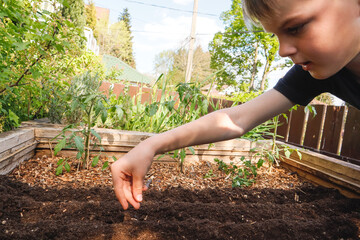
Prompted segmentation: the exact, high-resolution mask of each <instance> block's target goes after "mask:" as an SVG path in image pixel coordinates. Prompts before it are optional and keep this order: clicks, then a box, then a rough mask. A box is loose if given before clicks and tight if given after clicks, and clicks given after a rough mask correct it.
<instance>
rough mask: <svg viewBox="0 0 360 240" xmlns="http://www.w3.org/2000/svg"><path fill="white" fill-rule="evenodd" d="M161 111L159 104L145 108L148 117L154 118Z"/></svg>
mask: <svg viewBox="0 0 360 240" xmlns="http://www.w3.org/2000/svg"><path fill="white" fill-rule="evenodd" d="M158 109H159V105H158V103H157V102H155V103H152V104H150V105H149V106H146V108H145V113H146V115H148V116H149V117H152V116H154V115H155V114H156V112H157V111H158Z"/></svg>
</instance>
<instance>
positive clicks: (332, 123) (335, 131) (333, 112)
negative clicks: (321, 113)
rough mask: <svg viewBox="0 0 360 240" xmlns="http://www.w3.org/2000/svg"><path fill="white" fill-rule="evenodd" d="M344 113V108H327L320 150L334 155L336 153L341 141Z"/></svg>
mask: <svg viewBox="0 0 360 240" xmlns="http://www.w3.org/2000/svg"><path fill="white" fill-rule="evenodd" d="M344 113H345V107H337V106H328V107H327V109H326V116H325V123H324V130H323V136H322V139H321V145H320V150H322V151H326V152H329V153H334V154H336V153H337V149H338V145H339V141H340V139H341V124H342V121H343V116H344Z"/></svg>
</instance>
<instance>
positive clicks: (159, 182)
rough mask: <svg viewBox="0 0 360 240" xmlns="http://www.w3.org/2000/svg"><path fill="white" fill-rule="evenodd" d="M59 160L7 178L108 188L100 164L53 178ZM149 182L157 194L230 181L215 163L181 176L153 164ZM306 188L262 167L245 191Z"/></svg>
mask: <svg viewBox="0 0 360 240" xmlns="http://www.w3.org/2000/svg"><path fill="white" fill-rule="evenodd" d="M59 159H60V158H49V157H47V156H43V157H41V158H34V159H30V160H29V161H26V162H23V163H22V164H20V165H19V166H18V167H17V168H15V169H14V170H13V171H12V173H11V174H10V175H11V176H13V177H15V178H16V179H17V180H19V181H21V182H25V183H27V184H29V185H30V186H40V187H42V188H46V187H56V188H62V187H69V186H71V187H74V188H79V187H95V186H112V179H111V172H110V169H109V168H107V169H105V170H102V163H101V162H99V164H98V166H96V167H89V169H80V170H77V165H78V164H77V162H78V161H77V160H76V159H75V160H74V159H69V160H68V162H69V164H70V166H71V171H70V172H69V173H68V172H66V171H65V170H64V173H63V174H62V175H59V176H56V174H55V169H56V167H57V161H58V160H59ZM100 161H104V160H100ZM110 164H111V163H110ZM210 170H212V177H210V178H205V175H206V174H207V173H209V171H210ZM150 178H151V185H150V187H154V188H156V189H157V190H164V189H166V188H169V187H178V186H179V187H183V188H185V189H190V190H193V189H205V188H230V187H231V184H232V181H231V178H230V177H229V176H227V175H225V174H224V173H223V172H221V171H219V170H218V166H217V165H216V164H215V162H213V163H211V162H199V163H192V164H190V163H188V164H186V165H185V167H184V173H181V172H180V167H179V165H178V164H177V163H159V162H156V161H155V162H154V163H153V165H152V167H151V169H150V170H149V172H148V174H147V176H146V177H145V181H149V180H148V179H150ZM306 184H309V183H307V182H306V181H303V180H301V179H300V178H299V177H298V175H297V174H296V173H293V172H290V171H288V170H285V169H284V168H282V167H272V168H271V169H270V168H267V167H262V168H260V169H259V170H258V176H257V178H256V183H255V184H253V186H251V187H247V188H273V189H294V188H298V187H301V186H304V185H306Z"/></svg>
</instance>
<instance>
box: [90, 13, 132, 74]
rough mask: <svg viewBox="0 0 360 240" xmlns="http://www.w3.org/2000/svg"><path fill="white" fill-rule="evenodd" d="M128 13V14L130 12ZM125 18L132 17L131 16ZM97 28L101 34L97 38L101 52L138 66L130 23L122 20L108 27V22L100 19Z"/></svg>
mask: <svg viewBox="0 0 360 240" xmlns="http://www.w3.org/2000/svg"><path fill="white" fill-rule="evenodd" d="M126 15H128V13H127V14H126ZM119 19H120V17H119ZM124 19H130V16H129V17H128V18H124ZM96 28H97V31H98V34H99V37H98V39H97V40H98V42H99V46H100V53H101V54H109V55H112V56H114V57H117V58H119V59H121V60H122V61H124V62H125V63H127V64H128V65H130V66H131V67H133V68H136V64H135V59H134V55H133V48H132V46H133V43H132V39H133V37H132V36H131V31H130V30H129V29H130V27H129V25H127V24H126V22H125V21H123V20H121V21H118V22H116V23H114V24H111V25H110V27H108V23H107V22H105V21H100V22H99V23H98V24H97V27H96Z"/></svg>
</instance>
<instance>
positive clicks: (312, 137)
mask: <svg viewBox="0 0 360 240" xmlns="http://www.w3.org/2000/svg"><path fill="white" fill-rule="evenodd" d="M313 107H314V108H315V111H316V113H317V114H316V115H315V116H314V115H313V114H312V113H310V114H309V118H308V121H307V124H306V132H305V138H304V144H303V145H304V146H306V147H310V148H313V149H317V147H318V142H319V141H320V138H321V134H322V131H321V130H322V119H323V114H325V111H326V106H325V105H313Z"/></svg>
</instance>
